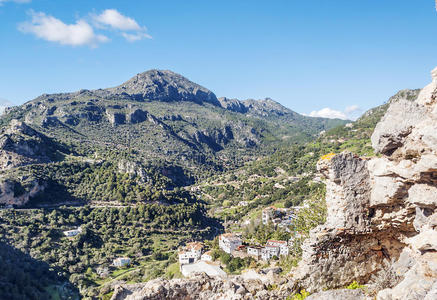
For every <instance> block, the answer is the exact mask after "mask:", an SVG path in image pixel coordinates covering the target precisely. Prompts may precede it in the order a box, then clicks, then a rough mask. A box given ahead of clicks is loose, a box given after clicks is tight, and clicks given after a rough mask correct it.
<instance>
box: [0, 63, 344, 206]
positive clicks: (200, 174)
mask: <svg viewBox="0 0 437 300" xmlns="http://www.w3.org/2000/svg"><path fill="white" fill-rule="evenodd" d="M344 123H345V121H342V120H331V119H322V118H311V117H306V116H302V115H300V114H298V113H296V112H293V111H292V110H290V109H288V108H285V107H284V106H282V105H280V104H279V103H277V102H275V101H273V100H271V99H265V100H245V101H240V100H236V99H233V100H228V99H227V98H220V99H218V98H217V97H216V96H215V95H214V93H213V92H211V91H209V90H208V89H206V88H204V87H202V86H200V85H198V84H196V83H193V82H191V81H190V80H188V79H187V78H185V77H183V76H181V75H179V74H176V73H174V72H171V71H161V70H150V71H147V72H144V73H141V74H137V75H136V76H134V77H133V78H131V79H130V80H128V81H126V82H125V83H123V84H121V85H120V86H117V87H113V88H107V89H98V90H80V91H78V92H73V93H61V94H50V95H49V94H44V95H41V96H40V97H38V98H36V99H34V100H32V101H29V102H27V103H25V104H23V105H20V106H16V107H12V108H9V109H8V110H7V111H6V113H5V114H4V115H3V116H2V117H1V118H0V125H1V127H2V128H3V132H2V133H1V134H0V139H2V140H5V141H8V140H11V138H14V137H15V138H19V139H20V140H21V141H22V142H21V144H22V147H21V148H20V149H13V148H11V147H10V146H7V144H4V145H3V146H2V147H1V153H0V154H1V155H2V156H3V157H6V158H10V159H9V160H10V162H8V163H7V166H6V165H5V164H3V166H2V167H1V170H0V171H1V172H2V173H3V176H2V177H3V179H2V180H3V181H2V182H3V183H4V182H6V181H7V182H9V183H8V184H7V185H6V186H7V187H8V188H6V187H4V189H6V190H10V188H9V187H11V186H17V185H18V186H20V185H21V188H19V189H23V190H24V191H25V192H23V195H27V194H28V193H29V192H30V191H29V189H28V188H29V187H33V186H34V185H33V184H30V185H28V187H27V188H25V187H23V186H22V184H21V183H20V182H23V180H21V179H20V178H23V177H25V178H26V180H29V178H33V179H32V180H30V182H34V183H35V182H38V186H43V187H44V189H38V191H39V192H38V193H40V194H41V193H42V194H49V196H47V197H45V198H46V199H48V198H53V195H58V196H61V195H62V197H61V198H63V199H67V200H68V201H85V202H88V201H91V200H92V199H91V198H92V197H91V196H90V195H88V194H87V193H86V192H85V191H86V190H88V189H89V188H90V185H89V184H91V183H87V184H86V185H85V186H84V182H83V181H74V180H70V179H71V177H72V176H75V175H74V172H73V171H72V169H74V168H78V169H79V170H86V169H89V168H91V169H92V170H91V171H90V172H91V173H93V174H94V175H93V176H98V175H97V174H96V172H97V173H98V172H104V173H105V174H106V176H108V178H109V176H110V175H109V174H110V173H111V172H114V171H115V172H116V173H120V174H129V180H127V181H129V182H131V183H132V184H133V183H136V184H138V185H140V186H142V187H143V188H144V189H148V190H149V191H150V190H153V189H157V188H158V189H159V188H163V189H173V188H174V187H178V186H186V185H190V184H192V183H193V182H194V181H196V180H197V179H199V178H204V177H208V176H209V175H210V174H213V173H216V172H221V171H224V170H229V169H234V168H236V167H238V166H241V165H242V164H243V163H244V162H246V161H251V160H254V159H257V158H259V157H262V156H264V155H268V154H271V153H273V152H274V151H275V149H277V148H278V147H282V146H285V145H293V144H301V143H303V142H306V141H310V140H312V139H314V138H315V137H317V135H318V134H319V132H320V131H323V130H328V129H330V128H332V127H335V126H337V125H339V124H344ZM13 124H15V125H17V124H20V125H19V127H20V126H21V127H22V128H28V129H26V131H29V132H30V131H32V132H31V133H30V134H29V132H28V133H26V132H15V133H14V135H13V136H11V132H10V131H11V130H12V129H11V128H12V127H14V126H15V125H13ZM15 127H16V126H15ZM8 130H9V131H8ZM12 131H13V130H12ZM15 131H16V130H15ZM35 139H36V140H35ZM31 140H32V141H31ZM44 144H46V145H44ZM23 147H25V148H26V151H24V150H23ZM47 147H48V149H51V150H50V151H49V152H50V155H48V154H49V153H45V152H47V151H45V150H44V148H47ZM41 151H42V152H41ZM44 151H45V152H44ZM43 152H44V153H43ZM26 153H27V154H26ZM49 156H50V157H49ZM4 160H5V159H4ZM6 160H7V159H6ZM55 169H56V170H57V169H62V170H63V171H62V172H61V171H55ZM56 174H57V175H56ZM99 176H100V178H101V175H99ZM55 177H56V178H55ZM108 180H109V179H108ZM117 180H118V179H115V181H117ZM54 182H56V184H54ZM65 182H69V183H71V186H68V187H67V186H66V184H65ZM72 182H74V184H73V183H72ZM49 183H50V184H49ZM1 184H2V183H1V182H0V186H1ZM126 184H127V183H125V184H123V186H125V185H126ZM53 186H56V187H58V190H57V191H56V192H55V191H53V190H50V189H53ZM46 187H47V188H46ZM120 188H121V187H120ZM126 189H127V191H123V192H121V191H119V193H118V192H117V193H115V192H113V191H109V192H108V193H106V192H105V193H103V192H102V193H101V194H99V195H95V196H99V197H101V198H103V200H104V201H118V200H121V199H124V201H126V199H128V200H127V201H134V200H133V199H137V200H135V201H138V199H140V200H141V201H148V199H147V197H146V196H145V194H147V195H149V194H150V192H147V193H146V192H145V191H144V193H142V192H141V191H140V192H135V193H134V191H133V190H132V189H130V188H128V187H126ZM79 190H80V192H79ZM60 191H64V192H63V193H62V194H58V192H60ZM130 192H131V194H130V196H129V197H127V198H126V195H127V194H129V193H130ZM4 194H5V193H4ZM134 194H135V195H134ZM34 197H36V195H35V194H32V196H31V197H30V198H34ZM28 198H29V197H27V196H25V197H24V198H23V199H25V201H24V202H26V201H27V199H28ZM43 198H44V197H43ZM129 199H130V200H129ZM149 200H150V199H149ZM11 201H12V202H13V199H10V198H8V202H6V200H4V199H2V198H1V197H0V202H3V203H8V204H13V203H11ZM17 204H18V203H17ZM20 204H22V202H20Z"/></svg>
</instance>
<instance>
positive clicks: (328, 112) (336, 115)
mask: <svg viewBox="0 0 437 300" xmlns="http://www.w3.org/2000/svg"><path fill="white" fill-rule="evenodd" d="M309 116H310V117H320V118H330V119H342V120H347V119H348V117H347V116H346V114H345V113H344V112H342V111H339V110H334V109H332V108H329V107H325V108H322V109H321V110H313V111H312V112H311V113H310V114H309Z"/></svg>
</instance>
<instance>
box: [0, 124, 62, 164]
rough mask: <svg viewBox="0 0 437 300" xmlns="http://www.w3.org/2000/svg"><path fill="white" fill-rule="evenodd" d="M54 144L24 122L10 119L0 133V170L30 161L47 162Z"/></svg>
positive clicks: (54, 148)
mask: <svg viewBox="0 0 437 300" xmlns="http://www.w3.org/2000/svg"><path fill="white" fill-rule="evenodd" d="M55 150H56V145H55V144H54V142H53V141H51V140H50V139H49V138H48V137H46V136H45V135H43V134H42V133H39V132H37V131H36V130H34V129H33V128H31V127H29V126H28V125H26V123H24V122H21V121H18V120H12V121H11V122H10V123H9V125H8V126H7V127H5V128H3V129H2V132H1V133H0V171H1V170H8V169H11V168H14V167H19V166H23V165H28V164H32V163H47V162H50V161H51V157H52V156H53V155H54V151H55Z"/></svg>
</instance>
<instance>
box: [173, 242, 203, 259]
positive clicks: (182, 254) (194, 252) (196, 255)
mask: <svg viewBox="0 0 437 300" xmlns="http://www.w3.org/2000/svg"><path fill="white" fill-rule="evenodd" d="M202 250H203V244H202V243H200V242H191V243H188V244H187V245H186V246H185V247H183V248H181V249H179V253H178V254H179V264H181V265H184V264H192V263H194V262H196V261H198V260H199V259H200V258H201V256H202Z"/></svg>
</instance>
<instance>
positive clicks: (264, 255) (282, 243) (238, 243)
mask: <svg viewBox="0 0 437 300" xmlns="http://www.w3.org/2000/svg"><path fill="white" fill-rule="evenodd" d="M298 210H299V207H297V208H293V209H287V208H275V207H273V206H270V207H267V208H265V209H263V211H262V214H261V219H260V220H259V221H261V223H262V224H263V225H266V226H267V225H268V226H273V227H274V228H281V229H282V230H286V231H287V232H290V231H291V229H290V227H291V226H292V225H293V222H294V220H295V219H296V212H297V211H298ZM299 236H300V234H299V233H294V236H293V237H292V238H290V239H288V240H273V239H269V240H267V242H266V243H265V244H262V245H261V244H251V243H244V242H243V239H242V234H241V233H238V232H227V233H223V234H221V235H219V236H218V250H219V251H220V253H226V254H228V255H229V256H230V257H231V258H240V259H250V260H253V261H255V262H260V263H263V264H268V263H269V262H270V261H271V260H278V259H279V258H281V257H286V256H287V255H288V254H289V253H290V248H291V247H292V244H293V240H294V239H295V238H296V237H299ZM216 250H217V249H216ZM178 259H179V265H180V271H181V273H182V275H184V276H185V277H189V276H191V275H194V274H195V273H199V272H204V273H206V274H207V275H209V276H220V277H225V276H226V272H225V271H224V270H223V269H222V268H221V263H220V261H219V260H218V254H217V251H215V250H214V249H211V247H208V246H207V245H205V244H204V243H202V242H190V243H187V244H186V245H185V246H184V247H180V248H179V249H178Z"/></svg>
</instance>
